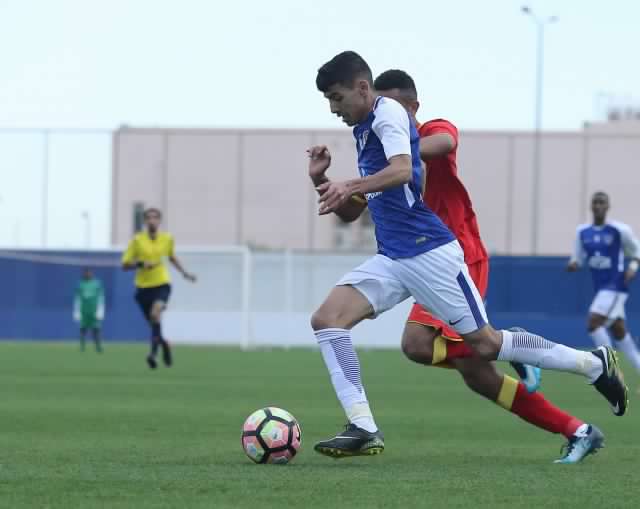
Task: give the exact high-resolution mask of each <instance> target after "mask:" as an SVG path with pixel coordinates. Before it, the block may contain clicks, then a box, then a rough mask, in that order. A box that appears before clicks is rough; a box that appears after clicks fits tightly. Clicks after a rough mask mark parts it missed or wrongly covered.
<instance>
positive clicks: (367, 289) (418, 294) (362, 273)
mask: <svg viewBox="0 0 640 509" xmlns="http://www.w3.org/2000/svg"><path fill="white" fill-rule="evenodd" d="M337 285H338V286H341V285H349V286H353V287H354V288H355V289H357V290H358V291H359V292H360V293H362V294H363V295H364V296H365V298H366V299H367V300H368V301H369V303H370V304H371V306H372V307H373V311H374V314H375V315H376V316H377V315H379V314H381V313H384V312H385V311H387V310H389V309H391V308H392V307H394V306H396V305H397V304H399V303H400V302H402V301H403V300H405V299H407V298H409V297H413V298H414V299H415V301H416V302H417V303H418V304H420V305H421V306H422V307H424V308H426V309H428V310H429V311H430V312H431V313H432V314H433V315H434V316H436V317H438V318H439V319H440V320H442V321H444V322H445V323H448V324H449V325H450V326H451V327H452V328H453V329H454V330H455V331H456V332H458V333H459V334H469V333H471V332H474V331H476V330H478V329H480V328H482V327H484V326H485V325H486V324H487V313H486V311H485V308H484V303H483V302H482V297H480V293H479V292H478V290H477V288H476V286H475V284H474V282H473V280H472V279H471V276H469V269H468V268H467V265H466V264H465V262H464V253H463V252H462V248H461V247H460V244H459V243H458V241H457V240H455V241H453V242H449V243H448V244H445V245H443V246H440V247H438V248H436V249H433V250H431V251H427V252H426V253H423V254H421V255H418V256H414V257H413V258H399V259H396V260H392V259H391V258H388V257H386V256H384V255H380V254H377V255H375V256H374V257H372V258H369V259H368V260H367V261H366V262H364V263H363V264H362V265H360V266H359V267H356V268H355V269H354V270H352V271H351V272H349V273H348V274H346V275H345V276H344V277H343V278H342V279H341V280H340V281H338V283H337Z"/></svg>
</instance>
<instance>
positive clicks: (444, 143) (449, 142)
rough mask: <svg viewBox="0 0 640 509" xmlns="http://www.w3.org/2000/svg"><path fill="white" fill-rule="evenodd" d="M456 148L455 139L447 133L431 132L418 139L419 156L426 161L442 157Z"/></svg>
mask: <svg viewBox="0 0 640 509" xmlns="http://www.w3.org/2000/svg"><path fill="white" fill-rule="evenodd" d="M455 148H456V140H455V139H454V138H453V136H451V135H450V134H448V133H438V134H432V135H430V136H425V137H424V138H421V139H420V158H421V159H422V160H423V161H425V162H427V161H429V159H433V158H434V157H442V156H445V155H447V154H448V153H449V152H451V151H452V150H454V149H455Z"/></svg>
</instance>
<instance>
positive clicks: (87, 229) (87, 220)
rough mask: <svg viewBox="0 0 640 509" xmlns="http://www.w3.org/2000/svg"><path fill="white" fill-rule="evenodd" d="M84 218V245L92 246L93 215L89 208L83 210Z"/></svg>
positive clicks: (86, 246) (87, 247)
mask: <svg viewBox="0 0 640 509" xmlns="http://www.w3.org/2000/svg"><path fill="white" fill-rule="evenodd" d="M82 219H84V247H85V248H86V249H89V248H90V247H91V216H90V215H89V212H88V211H87V210H84V211H82Z"/></svg>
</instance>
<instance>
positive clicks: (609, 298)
mask: <svg viewBox="0 0 640 509" xmlns="http://www.w3.org/2000/svg"><path fill="white" fill-rule="evenodd" d="M628 297H629V294H628V293H627V292H616V291H615V290H599V291H598V293H596V296H595V297H594V298H593V302H592V303H591V307H590V308H589V312H590V313H594V314H596V315H600V316H606V317H607V323H606V326H607V327H608V326H609V325H611V324H612V323H613V322H614V321H616V320H618V319H622V320H624V319H625V318H626V314H625V311H624V305H625V303H626V302H627V298H628Z"/></svg>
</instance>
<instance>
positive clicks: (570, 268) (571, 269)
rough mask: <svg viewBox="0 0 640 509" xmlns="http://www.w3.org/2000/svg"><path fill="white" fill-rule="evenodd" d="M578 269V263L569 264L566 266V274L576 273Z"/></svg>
mask: <svg viewBox="0 0 640 509" xmlns="http://www.w3.org/2000/svg"><path fill="white" fill-rule="evenodd" d="M579 268H580V266H579V265H578V262H569V265H567V272H576V271H577V270H578V269H579Z"/></svg>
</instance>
